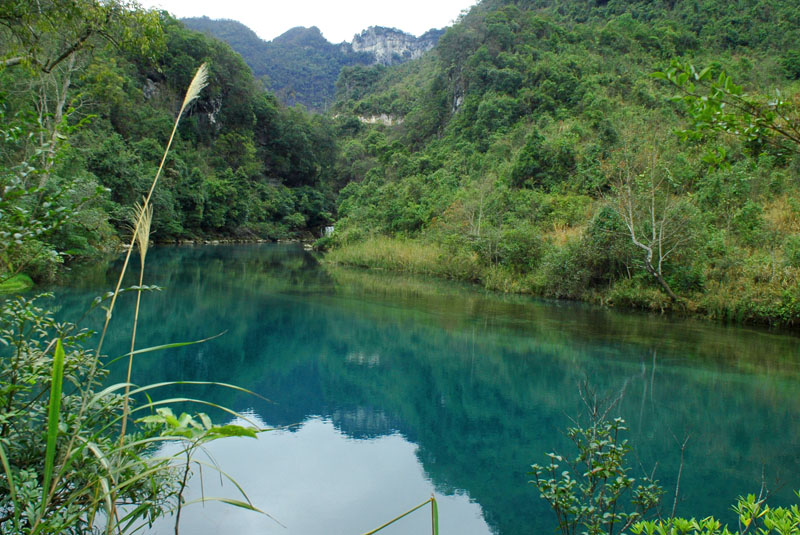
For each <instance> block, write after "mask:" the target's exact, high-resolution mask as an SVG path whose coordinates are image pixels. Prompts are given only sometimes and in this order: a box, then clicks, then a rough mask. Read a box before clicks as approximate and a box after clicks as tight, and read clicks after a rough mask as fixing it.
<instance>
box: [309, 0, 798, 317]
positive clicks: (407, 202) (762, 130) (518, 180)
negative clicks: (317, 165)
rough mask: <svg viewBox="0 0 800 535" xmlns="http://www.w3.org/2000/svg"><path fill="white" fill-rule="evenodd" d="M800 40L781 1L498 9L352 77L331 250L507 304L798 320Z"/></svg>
mask: <svg viewBox="0 0 800 535" xmlns="http://www.w3.org/2000/svg"><path fill="white" fill-rule="evenodd" d="M799 38H800V8H798V6H797V4H796V3H795V2H791V1H787V0H742V1H740V2H733V3H731V2H724V1H720V0H664V1H656V2H652V1H635V0H617V1H613V0H612V1H609V2H596V1H594V0H591V1H590V0H570V1H566V0H546V1H544V0H543V1H533V2H530V1H499V0H484V1H483V2H481V3H480V4H479V5H478V6H476V7H474V8H473V9H472V10H471V11H470V12H469V14H467V15H465V16H463V17H462V19H461V20H460V21H459V22H458V23H457V24H455V25H454V26H453V27H451V28H449V29H448V31H447V33H446V34H445V35H444V36H443V37H442V38H441V40H440V41H439V44H438V46H437V47H436V49H435V50H434V53H433V54H430V55H428V56H427V57H425V58H422V59H421V60H420V61H417V62H414V63H411V64H406V65H402V66H399V67H394V68H388V69H383V68H382V69H365V68H360V67H359V68H353V69H349V70H346V71H345V72H343V74H342V76H341V77H340V79H339V82H338V87H339V100H338V102H337V112H336V113H337V114H338V115H337V121H338V123H339V125H340V130H341V132H343V134H344V136H345V137H344V138H343V139H342V140H341V143H342V157H341V158H340V159H339V161H338V162H337V174H338V175H339V176H340V180H341V179H342V177H346V181H347V182H348V184H347V186H346V187H345V188H344V189H343V190H342V191H341V193H340V195H339V200H338V221H337V227H336V235H335V237H334V238H333V240H332V241H330V242H324V243H322V244H321V245H322V246H330V245H333V246H334V250H333V251H332V252H331V253H329V258H330V259H332V260H334V261H339V262H345V263H352V264H358V265H367V266H381V267H386V268H390V269H405V270H411V271H418V272H423V273H432V274H437V275H441V276H447V277H453V278H459V279H467V280H475V281H480V282H481V283H482V284H484V285H485V286H486V287H488V288H492V289H497V290H501V291H514V292H530V293H534V294H537V295H543V296H548V297H557V298H568V299H583V300H591V301H596V302H602V303H606V304H609V305H613V306H624V307H640V308H645V309H654V310H669V309H671V310H677V311H693V312H697V313H701V314H704V315H708V316H711V317H716V318H731V319H736V320H739V321H761V322H763V321H766V322H773V323H783V324H796V323H797V322H798V321H799V320H800V286H799V285H798V283H799V282H800V278H799V275H800V195H798V169H800V158H798V148H799V147H800V144H798V140H799V139H800V136H798V135H797V132H798V128H799V127H800V124H799V122H798V121H799V119H800V118H799V116H798V104H799V102H798V97H797V90H798V82H797V79H798V78H799V77H800V47H799V46H798V43H800V40H799ZM673 62H674V63H673ZM692 65H694V66H696V70H692ZM704 68H707V69H706V70H703V69H704ZM654 72H661V73H662V74H660V75H656V76H653V73H654ZM724 73H727V74H724ZM712 86H713V87H712ZM776 90H779V91H780V92H779V93H776ZM676 96H677V97H678V98H677V99H674V98H672V97H676ZM381 114H385V115H387V116H388V117H389V118H390V119H391V121H384V122H385V123H389V122H391V123H392V125H391V126H386V125H385V124H374V125H366V124H363V123H362V121H361V120H359V117H361V118H364V117H370V116H380V115H381ZM676 133H677V135H676Z"/></svg>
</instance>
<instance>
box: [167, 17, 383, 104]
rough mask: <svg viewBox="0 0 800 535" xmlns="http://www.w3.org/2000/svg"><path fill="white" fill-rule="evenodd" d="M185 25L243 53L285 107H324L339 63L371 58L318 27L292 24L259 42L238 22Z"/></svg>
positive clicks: (193, 21)
mask: <svg viewBox="0 0 800 535" xmlns="http://www.w3.org/2000/svg"><path fill="white" fill-rule="evenodd" d="M182 22H183V23H184V24H186V26H187V27H189V28H192V29H194V30H197V31H200V32H203V33H206V34H208V35H212V36H214V37H216V38H217V39H220V40H222V41H224V42H226V43H228V44H230V45H231V47H232V48H233V49H234V50H236V51H237V52H238V53H239V54H241V55H242V57H243V58H244V60H245V62H246V63H247V64H248V65H249V66H250V68H251V69H252V70H253V74H255V76H256V78H257V79H259V80H261V81H262V82H263V84H264V87H266V88H267V89H269V90H271V91H273V92H274V93H275V95H276V96H277V98H278V100H280V101H281V102H283V103H285V104H287V105H289V106H294V105H295V104H302V105H303V106H305V107H306V108H308V109H309V110H315V111H319V112H323V111H327V109H328V108H329V107H330V105H331V104H332V102H333V98H334V84H335V82H336V78H337V77H338V76H339V71H340V70H342V68H343V67H347V66H350V65H369V64H371V63H373V62H374V57H373V56H372V55H371V54H367V53H358V52H354V51H353V50H352V48H351V47H350V45H349V44H348V43H341V44H332V43H330V42H328V40H327V39H325V37H323V36H322V33H320V31H319V28H317V27H316V26H314V27H311V28H301V27H298V28H292V29H290V30H288V31H287V32H285V33H283V34H281V35H279V36H278V37H276V38H275V39H273V40H272V41H263V40H262V39H260V38H259V37H258V36H257V35H256V34H255V33H253V31H252V30H251V29H250V28H248V27H247V26H245V25H244V24H241V23H239V22H236V21H232V20H212V19H209V18H208V17H200V18H188V19H183V20H182Z"/></svg>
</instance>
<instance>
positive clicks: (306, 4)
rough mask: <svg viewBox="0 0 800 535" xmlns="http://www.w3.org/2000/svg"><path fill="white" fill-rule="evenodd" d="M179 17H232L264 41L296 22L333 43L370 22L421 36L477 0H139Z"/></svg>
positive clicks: (147, 5)
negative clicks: (316, 29)
mask: <svg viewBox="0 0 800 535" xmlns="http://www.w3.org/2000/svg"><path fill="white" fill-rule="evenodd" d="M140 2H141V4H142V5H143V6H145V7H158V8H161V9H166V10H167V11H169V12H170V13H172V14H173V15H175V16H177V17H179V18H181V17H201V16H203V15H205V16H207V17H210V18H212V19H233V20H238V21H239V22H241V23H243V24H245V25H246V26H248V27H249V28H250V29H252V30H253V31H254V32H256V33H257V34H258V36H259V37H261V38H262V39H264V40H266V41H271V40H272V39H274V38H275V37H277V36H279V35H280V34H282V33H283V32H285V31H286V30H289V29H290V28H294V27H295V26H305V27H310V26H316V27H317V28H319V29H320V31H322V34H323V35H324V36H325V38H326V39H327V40H328V41H330V42H332V43H341V42H342V41H350V40H352V39H353V35H355V34H357V33H359V32H361V30H364V29H366V28H368V27H370V26H387V27H390V28H398V29H400V30H403V31H404V32H408V33H411V34H414V35H416V36H420V35H421V34H423V33H425V32H426V31H428V30H430V29H431V28H443V27H445V26H449V25H450V24H452V22H453V20H455V19H456V18H457V17H458V15H459V14H460V13H461V11H462V10H463V9H469V8H470V7H471V6H473V5H475V4H476V3H477V0H393V1H391V2H389V1H385V0H261V1H258V0H221V1H220V0H140Z"/></svg>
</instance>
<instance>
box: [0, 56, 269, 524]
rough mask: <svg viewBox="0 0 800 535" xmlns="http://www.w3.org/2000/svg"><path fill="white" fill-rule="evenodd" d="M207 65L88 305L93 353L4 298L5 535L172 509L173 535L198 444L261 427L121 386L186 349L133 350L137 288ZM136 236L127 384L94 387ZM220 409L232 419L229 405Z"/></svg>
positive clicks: (130, 520) (77, 337) (74, 331)
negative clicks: (105, 290) (108, 276)
mask: <svg viewBox="0 0 800 535" xmlns="http://www.w3.org/2000/svg"><path fill="white" fill-rule="evenodd" d="M205 73H206V66H205V65H203V66H201V68H200V69H199V70H198V72H197V74H196V75H195V77H194V79H193V80H192V84H191V85H190V87H189V90H188V91H187V95H186V98H185V99H184V101H183V105H182V106H181V109H180V112H179V114H178V117H177V118H176V120H175V123H174V126H173V131H172V136H171V138H170V142H169V143H168V144H167V147H166V149H165V152H164V155H163V157H162V161H161V166H160V167H159V170H158V172H157V173H156V175H155V178H154V179H153V182H152V184H151V186H150V190H149V192H148V194H147V196H146V197H145V199H144V203H143V205H142V206H140V207H138V210H137V212H136V216H135V220H136V221H135V224H134V226H133V233H132V237H131V244H130V247H129V248H128V252H127V255H126V257H125V262H124V264H123V268H122V270H121V273H120V276H119V279H118V281H117V285H116V288H115V289H114V292H111V293H110V294H109V295H108V296H106V298H101V299H99V300H97V301H96V302H95V304H94V306H96V305H102V304H103V303H105V302H106V300H108V306H107V307H105V311H106V314H105V319H106V321H105V325H104V328H103V332H102V334H101V336H100V341H99V344H98V347H97V350H96V351H94V352H92V351H88V350H86V349H84V348H83V344H85V343H86V341H87V339H88V337H89V336H90V333H89V332H87V331H85V330H80V329H78V328H77V326H75V325H72V324H67V323H58V322H56V321H54V319H53V317H52V314H51V313H50V312H49V311H47V310H45V309H43V308H40V307H38V306H37V305H36V303H35V299H34V300H26V299H24V298H17V299H16V300H12V301H8V302H6V303H5V304H4V305H3V308H2V311H1V312H2V314H0V346H3V347H2V348H0V460H1V461H2V466H3V471H2V474H0V519H2V520H0V526H2V528H0V532H2V533H5V532H7V531H6V526H9V531H8V532H12V533H25V534H28V533H30V534H36V533H94V532H96V530H97V526H98V524H100V525H104V526H105V530H106V532H107V533H109V534H111V533H114V532H118V533H126V532H132V531H136V530H138V529H140V528H141V527H143V526H144V525H147V524H150V523H152V521H153V520H154V519H155V518H157V517H159V516H163V515H165V514H167V513H171V512H174V513H175V515H176V522H175V533H176V534H177V533H178V530H179V522H180V512H181V509H182V506H183V505H184V504H183V490H184V489H185V487H186V484H187V481H188V477H189V474H190V467H191V466H192V464H193V463H197V462H198V461H196V460H195V459H194V457H193V454H194V453H195V451H196V450H198V448H202V446H203V445H204V444H205V443H207V442H208V441H210V440H214V439H217V438H223V437H230V436H255V433H256V431H257V430H259V429H258V427H257V426H255V425H253V424H252V423H251V425H250V426H249V427H245V426H240V425H233V424H231V425H225V426H215V425H213V424H212V423H211V422H210V420H209V418H208V416H206V415H205V414H200V415H198V419H199V421H198V420H197V419H195V418H193V417H191V416H188V415H186V414H182V415H181V416H180V417H175V416H174V415H173V413H172V411H171V410H169V409H168V408H166V407H165V405H166V404H171V403H185V402H190V403H192V402H195V403H204V404H207V405H212V406H215V407H216V405H213V404H211V403H208V402H204V401H202V400H195V399H190V398H173V399H168V400H157V401H153V400H152V398H151V394H152V393H153V392H154V391H157V390H158V389H159V388H162V387H164V386H169V385H170V384H174V383H160V384H155V385H147V386H144V387H136V388H132V386H133V385H132V384H131V383H130V371H131V366H132V363H133V357H134V356H135V355H137V354H141V353H145V352H151V351H155V350H159V349H166V348H168V347H178V346H182V345H188V344H187V343H179V344H170V345H167V346H160V347H153V348H145V349H139V350H136V349H135V333H136V328H137V323H138V310H139V298H140V297H141V292H142V291H144V290H149V289H151V288H148V287H145V286H143V284H142V280H143V279H142V277H143V272H144V266H145V258H146V252H147V246H148V239H149V232H150V231H149V222H150V220H151V218H152V205H151V204H150V200H151V197H152V194H153V191H154V189H155V187H156V184H157V182H158V178H159V176H160V174H161V171H162V169H163V166H164V161H165V160H166V157H167V154H168V152H169V149H170V145H171V142H172V139H173V138H174V135H175V131H176V129H177V126H178V123H179V121H180V117H181V115H182V114H183V112H184V111H185V110H186V109H187V107H188V106H189V104H191V102H192V101H193V100H194V99H195V98H197V95H198V94H199V92H200V90H201V89H202V88H203V86H204V84H205V76H206V74H205ZM136 241H138V244H139V251H140V260H141V267H140V273H139V285H138V286H136V287H134V288H131V289H130V290H132V291H136V292H137V307H136V317H135V318H134V325H133V330H132V336H131V350H130V352H128V353H127V354H125V355H123V356H122V357H121V358H128V365H129V367H128V378H127V380H126V382H125V383H119V384H115V385H111V386H106V387H105V388H102V386H103V380H104V378H105V377H106V375H107V371H106V368H105V366H104V364H105V362H104V361H103V360H101V355H102V352H101V351H102V346H103V340H104V338H105V334H106V332H107V329H108V325H109V322H110V319H111V317H112V313H113V310H114V305H115V303H116V300H117V297H118V296H119V295H120V293H122V292H123V291H125V290H123V289H122V287H121V284H122V279H123V277H124V275H125V271H126V268H127V265H128V261H129V259H130V256H131V254H132V251H133V249H134V247H133V246H134V242H136ZM112 362H113V361H112ZM212 384H219V383H212ZM65 386H66V388H65ZM223 386H226V387H229V388H234V389H235V388H236V387H233V386H232V385H223ZM238 390H240V391H243V392H246V391H245V390H243V389H238ZM120 392H123V393H122V394H120ZM137 395H138V396H144V397H146V400H147V402H146V403H142V404H141V405H139V406H138V407H134V406H133V405H134V403H133V400H134V396H137ZM45 400H47V401H46V402H45ZM219 408H220V409H223V410H227V409H224V408H222V407H219ZM140 411H150V412H153V411H155V413H154V414H152V415H150V416H146V417H144V418H141V419H140V420H139V423H140V426H139V428H137V429H136V430H134V431H132V432H129V431H128V430H127V428H126V424H127V421H128V418H129V415H131V414H133V413H138V412H140ZM227 412H229V413H231V414H232V415H234V416H237V417H240V415H238V414H236V413H235V412H233V411H230V410H227ZM174 440H180V441H182V442H183V444H184V447H183V448H182V449H181V451H180V452H178V453H177V454H172V455H166V456H157V455H153V451H154V450H155V448H157V447H158V446H159V445H162V444H163V443H165V442H172V441H174ZM237 488H239V487H238V485H237ZM239 490H240V491H241V490H242V489H241V488H239ZM242 495H243V496H244V498H245V499H244V500H233V499H229V498H220V500H222V501H225V502H227V503H230V504H232V505H236V506H239V507H245V508H247V509H250V510H253V511H258V509H256V508H255V507H254V506H253V504H252V503H250V501H249V500H248V499H247V498H246V495H245V494H244V492H243V491H242ZM99 519H101V520H99ZM7 521H11V522H12V524H13V526H12V524H8V523H7Z"/></svg>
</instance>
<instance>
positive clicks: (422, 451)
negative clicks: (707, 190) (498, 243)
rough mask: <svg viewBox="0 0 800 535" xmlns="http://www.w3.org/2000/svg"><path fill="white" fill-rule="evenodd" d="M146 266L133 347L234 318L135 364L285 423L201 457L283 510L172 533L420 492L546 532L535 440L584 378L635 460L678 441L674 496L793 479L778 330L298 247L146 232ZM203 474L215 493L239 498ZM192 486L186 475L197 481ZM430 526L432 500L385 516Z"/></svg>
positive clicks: (348, 513)
mask: <svg viewBox="0 0 800 535" xmlns="http://www.w3.org/2000/svg"><path fill="white" fill-rule="evenodd" d="M118 268H119V264H118V263H116V264H113V263H112V265H111V266H104V265H97V266H94V267H92V268H86V269H83V270H80V272H79V273H78V272H76V273H75V276H74V278H73V281H72V282H71V283H68V285H67V286H66V287H63V288H60V289H57V290H56V293H57V302H58V303H59V304H60V306H61V312H60V313H61V314H62V315H63V316H64V317H65V318H75V317H77V316H79V315H80V313H81V312H82V311H83V310H85V309H86V307H87V304H88V303H89V302H90V300H91V298H92V297H93V296H95V295H98V294H100V293H102V292H103V291H105V290H107V289H108V288H109V287H111V286H112V279H113V278H114V277H115V273H116V272H117V270H118ZM145 282H146V284H155V285H158V286H160V287H162V288H163V290H162V291H161V292H156V293H148V294H145V295H144V299H143V303H144V304H143V307H144V308H143V311H142V313H141V319H140V325H141V327H140V331H139V334H138V338H137V346H138V347H144V346H146V345H158V344H162V343H167V342H175V341H187V340H194V339H201V338H206V337H208V336H211V335H215V334H218V333H221V332H224V333H225V334H224V335H222V336H220V337H219V338H216V339H214V340H211V341H209V342H207V343H204V344H201V345H195V346H191V347H187V348H182V349H177V350H169V351H164V352H160V353H151V354H147V355H143V356H141V357H140V358H139V360H138V361H137V362H136V365H135V369H134V377H133V380H134V382H137V383H139V384H144V383H151V382H157V381H167V380H177V379H183V380H213V381H222V382H227V383H233V384H236V385H239V386H242V387H245V388H248V389H250V390H253V391H255V392H257V393H259V394H260V395H262V396H265V397H267V398H269V399H270V402H265V401H262V400H259V399H258V398H253V397H251V396H247V395H241V394H238V393H235V392H232V391H227V390H221V389H219V388H211V387H188V386H186V387H182V388H180V389H179V388H175V389H173V390H172V391H170V392H165V393H164V395H165V396H166V395H174V394H185V395H191V396H192V397H202V398H205V399H209V400H213V401H215V402H218V403H222V404H224V405H226V406H229V407H231V408H233V409H235V410H237V411H240V412H242V413H245V414H247V415H248V416H250V417H251V418H253V419H255V420H257V421H259V422H260V423H261V424H263V425H264V426H269V427H276V428H280V429H278V430H275V431H271V432H267V433H264V434H263V435H261V436H260V438H259V439H257V440H256V439H230V440H225V441H220V442H217V443H215V444H213V445H212V447H211V448H210V454H211V455H212V456H213V459H214V460H215V461H216V462H218V463H219V464H220V465H221V466H222V467H224V469H225V470H226V472H228V473H230V474H231V475H232V476H233V477H234V478H235V479H236V480H237V481H238V482H239V483H240V484H241V485H242V486H243V487H244V488H245V489H246V490H247V492H248V494H249V496H250V498H251V499H252V500H253V501H254V502H255V504H256V505H257V506H258V507H260V508H262V509H263V510H265V511H267V512H268V513H270V514H271V515H273V516H274V517H275V518H276V519H278V520H279V521H280V522H281V523H282V524H283V525H284V526H286V527H285V528H284V527H282V526H280V525H278V524H276V523H275V522H273V521H272V520H269V519H267V518H264V517H261V516H259V515H256V514H253V513H251V512H247V511H243V510H241V509H237V508H233V507H226V506H216V505H214V504H209V505H205V506H199V505H193V506H190V507H189V508H187V509H186V510H185V513H184V519H182V528H181V529H182V532H184V533H192V534H206V533H208V534H211V533H283V534H312V535H313V534H320V535H321V534H331V533H333V534H343V535H345V534H353V535H358V534H360V533H364V532H365V531H368V530H370V529H372V528H375V527H377V526H378V525H380V524H382V523H383V522H385V521H387V520H389V519H391V518H393V517H394V516H396V515H397V514H399V513H401V512H404V511H405V510H407V509H409V508H411V507H412V506H414V505H417V504H418V503H421V502H422V501H424V500H426V499H427V498H428V497H429V496H430V495H431V494H435V495H436V497H437V499H438V500H439V503H440V514H441V528H442V533H445V534H464V535H470V534H476V535H482V534H489V533H495V534H499V535H517V534H523V533H525V534H528V533H551V532H553V529H554V527H555V518H554V516H553V514H552V513H551V512H550V510H549V508H548V506H547V505H546V503H544V501H543V500H541V499H540V498H539V497H538V494H537V492H536V490H535V488H534V487H533V486H532V485H530V484H528V479H529V478H528V476H527V475H526V473H527V472H528V470H529V467H530V465H531V464H532V463H535V462H538V463H540V464H543V463H544V462H545V461H546V458H545V456H544V454H545V453H546V452H550V451H554V450H559V451H562V452H564V453H569V454H570V455H572V450H570V449H569V447H568V446H569V445H568V443H567V441H566V439H565V437H564V435H563V431H564V429H565V428H566V427H567V426H568V425H570V418H571V417H574V416H576V415H578V414H579V412H580V409H581V400H580V396H579V393H578V385H579V384H580V383H581V382H582V381H586V380H588V381H589V383H590V384H591V385H592V387H593V388H594V389H596V390H597V391H598V392H600V393H602V394H603V395H608V396H613V395H616V394H617V393H620V392H622V393H623V397H622V401H621V403H620V404H619V406H618V409H617V410H616V411H615V413H616V414H619V415H620V416H622V417H624V418H625V419H626V420H627V422H628V425H629V431H628V434H627V438H628V439H629V440H630V443H631V444H632V445H633V447H634V449H635V457H633V458H632V463H633V464H634V465H636V468H635V470H634V473H635V475H639V474H640V473H641V468H640V467H647V468H648V470H649V469H651V468H652V467H653V466H654V465H656V464H657V468H656V477H657V478H658V479H659V480H660V481H661V483H662V485H664V486H665V487H666V488H668V489H669V488H670V487H674V484H675V479H676V474H677V472H678V468H679V464H680V461H679V459H680V443H681V442H682V441H683V439H684V438H685V437H687V436H688V437H689V441H688V446H687V449H686V453H685V456H684V469H683V479H682V481H681V501H680V502H679V504H678V513H679V514H681V515H686V516H691V515H695V516H706V515H708V514H714V515H717V516H722V517H723V518H725V519H726V520H727V521H729V522H733V518H732V517H731V514H730V512H729V511H730V505H731V503H732V502H733V501H734V500H735V499H736V497H737V496H738V495H740V494H746V493H750V492H758V490H759V488H760V487H761V482H762V473H763V474H764V475H765V477H766V482H767V485H768V487H769V488H770V489H771V490H773V491H774V492H775V494H774V500H773V503H775V504H785V503H789V502H790V501H791V499H792V498H793V495H792V489H797V488H800V403H798V400H800V338H798V337H796V336H792V335H790V334H778V333H770V332H766V331H762V330H755V329H743V328H726V327H722V326H718V325H713V324H708V323H703V322H689V321H679V320H670V319H667V318H661V317H653V316H645V315H632V314H620V313H615V312H612V311H608V310H602V309H596V308H592V307H588V306H582V305H575V304H562V303H547V302H541V301H536V300H532V299H526V298H519V297H503V296H498V295H494V294H488V293H485V292H482V291H480V290H477V289H475V288H471V287H465V286H461V285H456V284H446V283H441V282H433V281H426V280H419V279H412V278H407V277H402V276H397V275H387V274H383V275H381V274H377V275H376V274H370V273H363V272H359V271H352V270H344V269H341V268H332V267H329V266H322V265H320V264H319V263H318V262H317V261H316V260H315V258H314V257H313V256H311V255H309V254H307V253H305V252H304V251H302V249H300V248H298V247H293V246H276V245H259V246H255V245H252V246H216V247H213V246H211V247H181V248H156V249H154V250H152V251H151V252H150V254H149V255H148V271H147V273H146V276H145ZM131 284H133V279H131ZM133 302H134V298H133V295H132V294H131V295H125V296H123V299H122V300H121V302H120V306H119V308H118V310H117V311H116V312H115V314H114V320H113V321H112V331H111V332H112V335H111V340H110V343H109V344H108V345H107V348H108V351H109V353H110V354H112V355H113V354H120V353H124V352H125V351H126V344H128V343H129V342H128V341H126V339H125V338H126V336H127V333H128V332H129V326H130V322H131V318H132V310H133ZM99 315H100V314H99V313H98V314H96V315H95V316H92V315H90V316H89V317H88V319H87V321H88V323H89V324H91V326H96V325H97V324H98V322H99V320H100V318H99ZM114 379H116V380H119V379H120V377H119V376H118V377H116V378H114ZM215 417H217V418H218V419H220V420H222V419H224V418H223V417H222V416H219V415H215ZM204 476H205V477H204V480H203V485H202V487H203V488H202V491H203V492H204V493H205V495H206V496H220V495H225V496H236V493H235V488H234V487H233V486H232V485H230V484H224V485H223V486H222V487H221V488H220V485H219V480H218V479H217V478H214V477H211V476H209V473H208V472H206V473H205V474H204ZM200 493H201V485H200V480H199V478H198V477H195V478H194V479H193V481H192V487H191V496H190V498H194V497H199V496H200ZM670 493H671V490H670V491H668V494H670ZM668 501H669V508H671V505H672V498H671V495H670V498H669V500H668ZM168 520H169V519H168ZM429 523H430V519H429V516H428V515H427V510H426V511H425V512H418V513H415V514H414V515H411V516H409V517H407V518H406V519H404V520H403V521H401V522H399V523H398V524H396V525H395V526H393V527H392V528H390V529H388V530H385V531H384V532H382V533H395V534H401V533H425V532H426V530H428V532H429V529H430V528H429ZM172 529H173V528H172V525H171V524H170V522H165V523H161V524H159V525H157V526H155V527H154V529H153V530H152V533H171V532H172Z"/></svg>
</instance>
